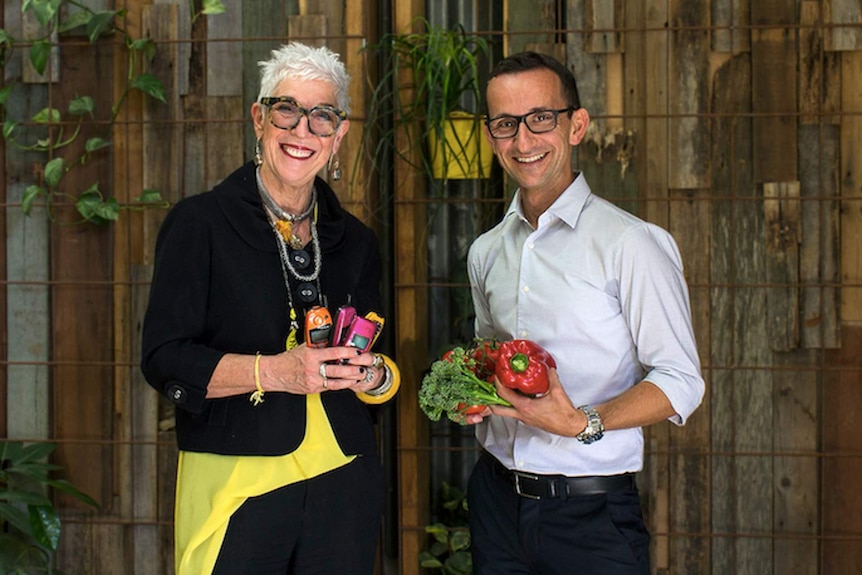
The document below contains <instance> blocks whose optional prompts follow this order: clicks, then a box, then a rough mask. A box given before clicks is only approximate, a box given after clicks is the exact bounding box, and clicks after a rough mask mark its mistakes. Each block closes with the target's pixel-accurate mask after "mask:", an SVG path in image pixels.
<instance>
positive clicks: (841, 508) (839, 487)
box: [820, 324, 862, 575]
mask: <svg viewBox="0 0 862 575" xmlns="http://www.w3.org/2000/svg"><path fill="white" fill-rule="evenodd" d="M841 341H842V344H843V345H842V348H841V349H840V350H835V351H831V350H830V351H827V352H826V361H825V363H826V365H829V366H833V367H834V368H835V369H833V370H828V371H826V372H824V373H823V395H822V397H823V400H822V401H823V405H822V408H821V410H822V421H821V425H822V428H821V429H822V431H821V434H822V439H821V446H820V450H821V452H822V453H823V454H824V455H825V456H824V457H823V458H822V459H821V475H822V478H821V484H822V486H823V489H822V492H821V494H820V497H821V498H822V501H823V503H822V505H823V515H822V521H823V542H822V544H821V545H822V551H821V561H822V563H821V569H822V570H821V572H822V573H823V575H831V574H832V573H862V544H860V539H862V513H859V509H862V492H860V490H859V478H860V477H862V456H860V454H859V438H860V437H862V385H859V381H860V374H862V353H860V350H862V326H859V325H847V324H845V325H844V328H843V331H842V333H841Z"/></svg>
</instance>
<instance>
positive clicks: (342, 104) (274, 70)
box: [257, 42, 350, 114]
mask: <svg viewBox="0 0 862 575" xmlns="http://www.w3.org/2000/svg"><path fill="white" fill-rule="evenodd" d="M257 64H258V66H260V94H258V97H257V98H258V101H260V99H261V98H264V97H266V96H278V95H279V94H274V93H273V92H274V91H275V89H276V88H277V87H278V85H279V84H280V83H281V82H282V81H284V80H286V79H288V78H291V79H296V80H323V81H325V82H330V83H332V85H333V86H335V99H336V105H337V106H338V109H340V110H344V111H345V112H347V113H348V114H349V113H350V94H349V93H348V88H349V84H350V76H349V75H348V74H347V71H346V70H345V69H344V64H343V63H342V62H341V60H339V58H338V54H336V53H335V52H333V51H332V50H330V49H329V48H327V47H325V46H321V47H319V48H316V47H313V46H307V45H305V44H300V43H299V42H291V43H289V44H285V45H283V46H282V47H280V48H278V49H276V50H273V51H272V58H270V59H269V60H264V61H261V62H258V63H257Z"/></svg>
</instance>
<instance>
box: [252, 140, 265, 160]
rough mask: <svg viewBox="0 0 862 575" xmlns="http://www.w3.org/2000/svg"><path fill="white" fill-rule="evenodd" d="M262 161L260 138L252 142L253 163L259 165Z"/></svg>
mask: <svg viewBox="0 0 862 575" xmlns="http://www.w3.org/2000/svg"><path fill="white" fill-rule="evenodd" d="M262 163H263V156H262V155H261V153H260V139H259V138H258V140H257V142H255V143H254V165H255V166H259V165H261V164H262Z"/></svg>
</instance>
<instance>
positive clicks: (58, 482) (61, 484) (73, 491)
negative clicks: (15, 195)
mask: <svg viewBox="0 0 862 575" xmlns="http://www.w3.org/2000/svg"><path fill="white" fill-rule="evenodd" d="M111 200H113V201H114V203H116V200H114V199H113V198H111ZM46 483H47V484H48V485H50V486H51V487H53V488H54V489H57V490H59V491H62V492H63V493H65V494H67V495H71V496H72V497H74V498H75V499H77V500H78V501H83V502H84V503H86V504H87V505H92V506H93V507H99V504H98V503H97V502H96V500H95V499H93V498H92V497H90V496H89V495H87V494H86V493H84V492H83V491H81V490H79V489H78V488H77V487H75V486H74V485H72V484H71V483H69V482H68V481H66V480H65V479H52V480H50V481H47V482H46ZM468 545H469V543H468Z"/></svg>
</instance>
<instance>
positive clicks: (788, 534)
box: [773, 351, 822, 575]
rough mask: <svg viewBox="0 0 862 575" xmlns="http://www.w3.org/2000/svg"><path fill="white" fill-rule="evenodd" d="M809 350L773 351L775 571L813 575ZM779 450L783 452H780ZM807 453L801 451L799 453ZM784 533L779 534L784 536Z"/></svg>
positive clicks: (815, 505) (816, 520) (814, 359)
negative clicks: (776, 352)
mask: <svg viewBox="0 0 862 575" xmlns="http://www.w3.org/2000/svg"><path fill="white" fill-rule="evenodd" d="M821 359H822V355H821V354H819V353H817V352H814V351H803V352H793V353H787V354H775V365H776V367H778V368H786V369H776V370H775V371H774V372H773V394H774V397H775V420H774V423H773V427H774V429H775V439H774V441H775V451H776V457H775V485H774V486H773V491H774V494H775V495H774V500H775V519H774V525H773V530H774V531H775V535H776V538H775V549H774V553H775V570H774V571H773V572H774V573H793V575H818V573H819V572H820V570H819V545H818V541H817V536H818V535H819V531H820V509H819V496H820V484H819V478H818V467H819V464H818V459H817V457H816V456H815V455H814V454H815V453H816V452H817V447H818V445H817V429H818V426H819V412H818V397H819V395H820V386H819V382H818V376H817V372H816V371H815V369H813V368H815V367H816V366H817V365H818V363H819V361H821ZM782 453H787V454H788V455H786V456H782ZM800 454H806V455H800ZM783 536H784V537H783Z"/></svg>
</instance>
